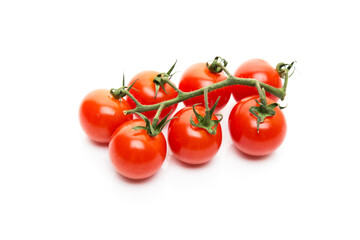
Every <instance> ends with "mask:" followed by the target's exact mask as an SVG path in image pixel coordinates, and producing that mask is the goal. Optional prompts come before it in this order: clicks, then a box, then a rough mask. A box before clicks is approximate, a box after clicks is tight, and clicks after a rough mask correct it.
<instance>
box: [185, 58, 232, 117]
mask: <svg viewBox="0 0 360 240" xmlns="http://www.w3.org/2000/svg"><path fill="white" fill-rule="evenodd" d="M226 78H227V77H226V74H225V73H223V72H220V73H212V72H211V71H210V70H209V69H208V67H207V66H206V63H196V64H194V65H192V66H190V67H189V68H188V69H187V70H186V71H185V72H184V73H183V75H182V76H181V79H180V83H179V89H180V90H181V91H183V92H191V91H194V90H197V89H200V88H203V87H206V86H208V85H211V84H214V83H218V82H221V81H224V80H225V79H226ZM230 96H231V90H230V88H229V87H224V88H219V89H217V90H214V91H212V92H209V95H208V101H209V106H210V107H212V106H213V105H214V104H215V102H216V100H217V99H218V97H220V100H219V103H218V105H217V106H216V111H219V110H221V109H222V108H223V107H225V105H226V104H227V102H228V101H229V99H230ZM196 103H201V106H205V103H204V96H198V97H194V98H191V99H188V100H186V101H184V104H185V106H192V105H194V104H196Z"/></svg>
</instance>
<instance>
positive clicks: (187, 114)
mask: <svg viewBox="0 0 360 240" xmlns="http://www.w3.org/2000/svg"><path fill="white" fill-rule="evenodd" d="M195 110H196V111H197V112H198V113H199V114H200V115H202V116H205V108H204V107H202V106H195ZM190 118H193V120H194V122H195V123H198V121H197V119H196V117H195V114H194V112H193V108H192V107H185V108H183V109H181V110H180V111H179V112H177V113H176V114H175V116H174V119H172V120H171V122H170V124H169V129H168V142H169V146H170V148H171V150H172V152H173V154H174V155H175V157H176V158H178V159H179V160H180V161H182V162H185V163H188V164H202V163H206V162H208V161H210V160H211V158H212V157H213V156H214V155H215V154H216V153H217V152H218V150H219V148H220V145H221V141H222V132H221V125H220V124H219V125H218V126H217V129H216V134H214V135H211V134H210V133H209V132H208V131H207V130H205V129H203V128H199V127H194V126H193V125H191V123H190ZM212 119H213V120H218V119H217V117H216V116H215V115H213V117H212Z"/></svg>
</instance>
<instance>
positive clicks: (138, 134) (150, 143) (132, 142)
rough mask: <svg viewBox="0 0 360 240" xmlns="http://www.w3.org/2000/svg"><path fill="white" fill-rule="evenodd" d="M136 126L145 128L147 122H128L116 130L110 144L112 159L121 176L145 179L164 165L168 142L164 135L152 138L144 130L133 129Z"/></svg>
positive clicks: (139, 120) (160, 134)
mask: <svg viewBox="0 0 360 240" xmlns="http://www.w3.org/2000/svg"><path fill="white" fill-rule="evenodd" d="M135 126H145V122H144V121H143V120H141V119H137V120H132V121H128V122H125V123H124V124H122V125H121V126H120V127H119V128H118V129H117V130H116V132H115V133H114V135H113V137H112V139H111V141H110V144H109V153H110V159H111V161H112V164H113V165H114V167H115V169H116V171H117V172H118V173H120V174H121V175H123V176H125V177H127V178H130V179H144V178H148V177H150V176H152V175H154V174H155V173H156V172H157V171H158V170H159V169H160V167H161V165H162V164H163V162H164V160H165V157H166V140H165V138H164V135H163V134H162V133H159V134H158V135H156V136H155V137H151V136H149V135H148V133H147V131H146V130H144V129H139V130H135V129H133V128H134V127H135Z"/></svg>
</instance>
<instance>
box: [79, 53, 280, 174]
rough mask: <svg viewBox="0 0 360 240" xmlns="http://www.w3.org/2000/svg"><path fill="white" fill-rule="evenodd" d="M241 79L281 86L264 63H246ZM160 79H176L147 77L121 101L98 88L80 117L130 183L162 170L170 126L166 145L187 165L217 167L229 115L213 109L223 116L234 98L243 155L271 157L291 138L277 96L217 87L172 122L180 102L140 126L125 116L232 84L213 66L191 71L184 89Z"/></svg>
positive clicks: (235, 136)
mask: <svg viewBox="0 0 360 240" xmlns="http://www.w3.org/2000/svg"><path fill="white" fill-rule="evenodd" d="M170 72H171V70H170V71H169V72H168V73H170ZM234 76H235V77H238V78H251V79H257V80H258V81H260V82H263V83H266V84H268V85H270V86H273V87H276V88H281V86H282V82H281V78H280V75H279V73H278V71H277V70H276V69H274V68H273V67H272V66H271V65H270V64H269V63H267V62H266V61H264V60H261V59H252V60H249V61H247V62H245V63H243V64H242V65H240V66H239V67H238V69H237V70H236V71H235V74H234ZM156 77H158V78H161V77H165V79H166V77H169V74H161V73H159V72H156V71H143V72H140V73H138V74H137V75H135V76H134V77H133V78H132V80H131V81H130V83H129V86H130V87H128V88H127V90H128V94H125V95H121V94H120V95H114V94H113V93H112V92H110V91H108V90H104V89H99V90H95V91H92V92H90V93H89V94H88V95H87V96H86V97H85V98H84V100H83V101H82V103H81V106H80V111H79V116H80V117H79V118H80V123H81V126H82V128H83V130H84V131H85V133H86V134H87V136H88V137H89V138H90V139H91V140H93V141H95V142H100V143H109V155H110V159H111V161H112V163H113V166H114V168H115V169H116V171H117V172H119V173H120V174H121V175H123V176H125V177H127V178H130V179H144V178H148V177H150V176H152V175H153V174H155V173H156V172H157V171H158V170H159V168H160V167H161V166H162V164H163V162H164V160H165V158H166V153H167V142H166V139H165V137H164V135H163V133H162V132H161V130H162V128H163V127H164V125H165V124H166V123H167V122H170V123H169V127H168V135H167V141H168V144H169V147H170V149H171V152H172V154H173V155H174V156H175V157H176V158H177V159H179V160H180V161H182V162H184V163H186V164H204V163H206V162H208V161H210V160H211V159H212V158H213V157H214V156H215V154H216V153H217V152H218V150H219V148H220V146H221V143H222V128H221V124H220V120H221V119H219V118H222V115H221V114H215V113H214V111H216V113H219V112H220V110H221V109H222V108H223V107H224V106H225V105H226V104H227V103H228V101H229V99H230V97H231V95H233V97H234V99H235V100H236V101H237V104H236V105H235V106H234V107H233V109H232V111H231V114H230V116H229V119H228V121H229V122H228V123H229V124H228V125H229V131H230V135H231V138H232V140H233V143H234V145H235V146H236V147H237V148H238V149H239V150H240V151H241V152H243V153H245V154H248V155H252V156H263V155H267V154H270V153H272V152H273V151H275V150H276V149H277V148H278V147H279V146H280V145H281V143H282V142H283V140H284V138H285V134H286V121H285V117H284V115H283V113H282V111H281V110H280V109H279V107H278V106H277V105H273V104H276V103H274V102H276V101H277V100H278V98H277V97H276V96H274V95H271V94H268V93H266V99H264V98H265V95H264V97H263V99H261V94H260V97H259V89H256V88H255V87H249V86H243V85H233V86H226V87H222V88H218V89H216V90H214V91H211V92H209V93H208V94H207V92H206V94H205V98H204V96H196V97H192V98H190V99H186V100H185V101H183V102H184V104H185V106H186V107H185V108H183V109H181V110H179V111H178V112H177V113H176V114H175V115H174V117H173V118H171V119H169V120H167V117H169V116H170V115H172V113H174V112H175V110H176V108H177V104H176V103H175V104H173V105H171V106H168V107H166V108H163V109H161V110H162V111H160V112H159V113H158V114H157V111H156V110H151V111H146V112H143V113H142V114H138V115H139V116H140V117H141V118H143V119H135V120H134V119H133V114H126V115H125V114H124V111H128V110H130V109H134V108H136V107H137V104H142V105H153V104H158V103H162V102H164V101H167V100H170V99H174V98H177V97H178V95H181V93H182V92H192V91H195V90H198V89H201V88H204V87H207V86H210V85H213V84H216V83H219V82H222V81H226V80H227V75H226V74H225V73H224V72H223V71H220V72H214V71H211V69H210V68H209V65H208V64H206V63H197V64H194V65H192V66H190V67H189V68H188V69H187V70H186V71H185V72H184V73H183V75H182V77H181V79H180V82H179V87H178V88H177V89H176V88H174V87H173V86H170V84H169V82H164V83H161V86H156V84H157V82H155V81H154V79H155V78H156ZM170 77H171V76H170ZM125 88H126V87H124V89H125ZM130 96H131V97H130ZM260 102H261V103H260ZM264 102H265V103H269V104H270V105H272V106H273V110H270V111H272V112H273V113H272V115H271V116H268V117H266V118H264V119H263V121H259V116H257V114H254V113H253V112H251V111H249V109H251V108H258V109H260V110H261V109H263V108H264V106H263V103H264ZM259 104H260V105H259ZM270 105H269V106H270ZM210 107H211V109H210ZM266 108H267V106H265V110H266ZM144 120H145V121H144ZM151 121H153V122H151ZM158 123H159V124H158ZM160 125H161V126H160Z"/></svg>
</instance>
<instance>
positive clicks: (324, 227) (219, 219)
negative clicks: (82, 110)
mask: <svg viewBox="0 0 360 240" xmlns="http://www.w3.org/2000/svg"><path fill="white" fill-rule="evenodd" d="M359 22H360V16H359V12H358V7H357V6H356V1H346V0H344V1H315V0H313V1H298V2H297V3H293V2H292V1H225V0H223V1H210V0H208V1H194V0H193V1H186V0H183V1H176V2H172V1H156V0H153V1H74V0H71V1H66V0H63V1H15V0H14V1H6V0H5V1H1V3H0V80H1V85H0V86H1V87H0V106H1V110H0V115H1V117H0V123H1V124H0V141H1V142H0V194H1V196H0V239H4V240H5V239H126V240H127V239H182V240H183V239H302V240H303V239H347V240H350V239H360V194H359V183H360V158H359V153H358V152H359V145H360V144H359V134H360V131H359V123H358V121H359V117H360V115H359V80H360V79H359V66H360V64H359V55H360V51H359V50H360V47H359V42H360V37H359V30H358V29H359V26H358V23H359ZM217 55H219V56H222V57H224V58H226V59H227V60H228V61H229V65H228V69H229V70H230V71H231V72H234V70H235V69H236V68H237V67H238V65H240V64H241V63H242V62H244V61H246V60H248V59H250V58H263V59H265V60H267V61H268V62H270V63H271V64H272V65H274V66H275V65H276V64H277V63H278V62H281V61H283V62H291V61H294V60H296V61H297V65H296V67H297V71H296V72H295V74H294V76H293V77H291V79H290V82H289V85H288V98H287V100H286V103H287V104H288V108H287V109H285V110H284V112H285V114H286V117H287V122H288V134H287V137H286V139H285V142H284V143H283V145H282V146H281V147H280V148H279V149H278V150H277V151H276V152H275V153H273V154H272V155H270V156H268V157H265V158H261V159H249V158H248V157H246V156H244V155H243V154H241V153H239V152H238V151H237V150H236V149H235V148H234V145H233V144H232V143H231V140H230V137H229V133H228V130H227V118H228V115H229V112H230V110H231V108H232V106H233V105H234V104H235V102H234V100H231V102H230V103H229V105H228V106H227V108H226V109H224V111H223V114H224V121H223V122H222V127H223V129H224V131H223V144H222V147H221V149H220V151H219V153H218V154H217V156H216V157H215V158H214V159H213V160H212V161H211V162H210V163H209V164H207V165H205V166H201V167H187V166H184V165H182V164H180V163H179V162H178V161H177V160H176V159H174V158H173V157H172V155H171V152H170V151H169V153H168V156H167V159H166V161H165V163H164V165H163V167H162V168H161V169H160V171H159V172H158V173H157V174H156V175H155V176H154V177H152V178H150V179H148V180H146V181H142V182H138V183H135V182H131V181H129V180H126V179H124V178H123V177H121V176H119V175H118V174H117V173H116V172H115V170H114V169H113V167H112V165H111V163H110V160H109V157H108V150H107V147H104V146H98V145H96V144H93V143H92V142H91V141H89V140H88V139H87V137H86V136H85V134H84V133H83V132H82V130H81V128H80V125H79V121H78V107H79V104H80V102H81V100H82V98H83V97H84V96H85V95H86V94H87V93H88V92H90V91H91V90H93V89H97V88H112V87H119V86H120V85H121V78H122V73H123V72H124V73H125V76H126V78H127V80H129V79H130V78H131V77H132V76H133V75H135V74H136V73H137V72H140V71H142V70H157V71H166V70H168V68H169V67H170V66H171V65H172V64H173V62H174V61H175V60H176V59H177V60H178V65H177V67H176V70H178V71H179V73H177V74H176V75H175V76H174V78H173V80H174V81H175V82H178V81H179V77H180V76H181V72H182V71H184V70H185V69H186V68H187V67H188V66H190V65H191V64H193V63H196V62H201V61H207V60H210V59H212V58H213V57H215V56H217ZM178 109H179V108H178Z"/></svg>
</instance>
